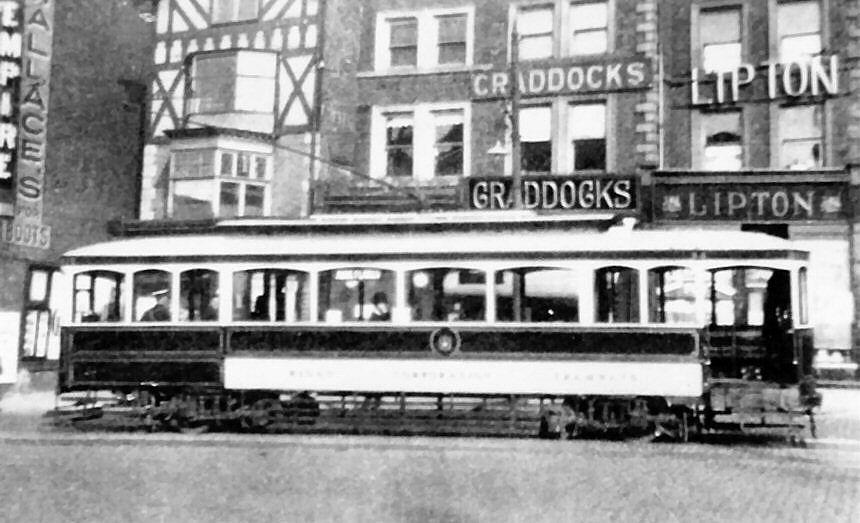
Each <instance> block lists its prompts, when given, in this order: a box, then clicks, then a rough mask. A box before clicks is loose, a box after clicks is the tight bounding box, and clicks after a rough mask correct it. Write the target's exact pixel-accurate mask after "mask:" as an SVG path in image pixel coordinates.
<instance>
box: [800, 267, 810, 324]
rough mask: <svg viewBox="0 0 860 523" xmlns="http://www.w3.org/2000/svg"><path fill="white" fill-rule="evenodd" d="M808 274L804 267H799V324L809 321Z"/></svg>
mask: <svg viewBox="0 0 860 523" xmlns="http://www.w3.org/2000/svg"><path fill="white" fill-rule="evenodd" d="M808 278H809V275H808V274H807V270H806V267H801V268H800V272H799V273H798V286H799V287H800V297H799V298H800V324H801V325H806V324H807V323H809V282H808Z"/></svg>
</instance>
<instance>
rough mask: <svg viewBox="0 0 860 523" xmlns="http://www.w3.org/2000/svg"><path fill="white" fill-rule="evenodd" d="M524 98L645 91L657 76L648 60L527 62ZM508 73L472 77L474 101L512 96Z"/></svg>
mask: <svg viewBox="0 0 860 523" xmlns="http://www.w3.org/2000/svg"><path fill="white" fill-rule="evenodd" d="M518 71H519V74H518V76H519V89H520V94H521V95H522V96H552V95H568V94H576V93H596V92H609V91H626V90H633V89H644V88H647V87H649V86H650V85H651V81H652V79H653V74H652V71H651V61H650V60H648V59H647V58H626V59H614V60H606V61H602V62H593V63H582V62H581V61H575V62H574V61H570V60H568V61H553V62H543V61H541V62H523V63H521V64H519V67H518ZM509 80H510V73H509V71H508V70H507V69H503V70H497V71H481V72H477V73H473V74H472V98H500V97H505V96H509V94H510V93H509V88H508V82H509Z"/></svg>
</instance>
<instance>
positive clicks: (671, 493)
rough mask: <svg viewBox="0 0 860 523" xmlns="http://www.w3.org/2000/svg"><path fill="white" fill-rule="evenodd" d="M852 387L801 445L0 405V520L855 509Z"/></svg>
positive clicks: (628, 515) (813, 515)
mask: <svg viewBox="0 0 860 523" xmlns="http://www.w3.org/2000/svg"><path fill="white" fill-rule="evenodd" d="M857 397H858V392H857V391H850V392H839V393H836V392H830V391H826V392H825V405H824V407H823V409H822V413H821V415H820V416H819V421H820V424H819V431H820V434H821V435H822V438H821V439H820V440H818V441H810V446H809V448H796V447H791V446H788V445H786V444H784V443H780V442H770V443H768V444H761V442H759V441H758V440H735V441H733V442H732V443H731V444H729V443H725V442H724V443H719V444H713V443H712V444H701V443H691V444H687V445H680V444H655V443H647V442H644V441H630V442H611V441H582V440H579V441H542V440H536V439H481V438H472V439H468V438H428V437H415V438H405V437H400V438H398V437H374V436H361V437H358V436H299V435H247V434H203V435H197V436H186V435H180V434H169V433H157V434H144V433H89V432H87V433H80V432H70V431H56V430H51V429H50V428H47V427H45V425H44V420H41V419H40V418H38V417H33V416H30V417H26V416H15V415H12V414H9V413H8V412H9V411H8V410H7V411H5V413H0V521H10V522H19V521H45V522H53V521H63V522H77V521H83V522H91V521H109V522H114V521H130V522H137V521H141V522H143V521H146V522H173V521H177V522H185V521H192V522H193V521H219V522H224V521H226V522H232V521H237V522H239V521H279V522H280V521H350V522H351V521H373V522H376V521H382V522H387V521H397V522H399V521H406V522H412V521H414V522H424V521H464V522H471V521H493V522H495V521H528V522H529V523H533V522H541V521H553V522H555V521H660V522H664V521H780V522H782V521H818V522H831V521H858V522H860V437H857V436H860V433H858V432H856V430H857V429H858V428H860V416H858V415H857V414H858V411H860V402H855V401H854V400H856V399H857ZM828 398H829V401H828ZM7 404H8V402H7Z"/></svg>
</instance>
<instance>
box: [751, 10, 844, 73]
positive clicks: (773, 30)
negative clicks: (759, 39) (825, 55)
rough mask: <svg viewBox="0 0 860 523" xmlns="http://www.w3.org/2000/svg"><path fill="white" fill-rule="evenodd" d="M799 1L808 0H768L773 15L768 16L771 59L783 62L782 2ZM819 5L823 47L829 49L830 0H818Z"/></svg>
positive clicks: (820, 32) (820, 33)
mask: <svg viewBox="0 0 860 523" xmlns="http://www.w3.org/2000/svg"><path fill="white" fill-rule="evenodd" d="M798 1H806V0H768V6H767V7H768V12H769V13H771V16H768V35H769V36H768V43H769V48H770V49H769V50H770V56H771V59H773V60H776V61H779V62H781V61H782V56H781V54H782V53H781V45H780V44H781V38H780V32H779V6H780V4H790V3H793V2H798ZM817 2H818V5H819V12H818V13H819V20H820V21H821V25H820V27H819V35H820V39H821V49H822V50H826V49H828V47H829V46H828V43H829V42H830V36H831V35H830V24H829V23H828V22H829V20H830V2H829V1H828V0H817Z"/></svg>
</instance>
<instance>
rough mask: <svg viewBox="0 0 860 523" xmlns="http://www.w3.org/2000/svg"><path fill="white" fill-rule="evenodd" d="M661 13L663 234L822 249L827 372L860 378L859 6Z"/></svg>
mask: <svg viewBox="0 0 860 523" xmlns="http://www.w3.org/2000/svg"><path fill="white" fill-rule="evenodd" d="M655 3H656V2H655ZM657 16H658V27H659V28H660V29H659V31H660V35H659V42H660V45H661V49H662V56H663V70H664V75H663V91H662V93H663V96H662V114H663V117H662V119H661V121H660V125H661V127H660V134H661V140H660V141H661V158H660V162H659V163H658V165H656V166H655V167H657V170H656V172H655V173H654V176H653V178H652V181H653V192H652V196H653V198H652V201H651V204H652V210H653V213H652V215H653V218H654V222H655V226H656V227H677V228H688V227H697V228H706V229H715V230H737V229H738V228H741V229H748V230H760V231H765V232H768V233H770V234H775V235H778V236H782V237H786V238H790V239H792V240H794V241H796V242H797V243H798V244H799V245H802V246H803V247H804V248H806V249H808V250H809V251H810V252H811V262H810V272H809V283H810V304H811V307H810V314H811V321H812V323H813V324H814V325H815V328H816V340H815V341H816V347H817V348H818V354H817V364H818V366H819V369H821V370H822V371H824V369H827V371H826V373H829V372H831V371H834V372H842V373H846V372H851V371H852V370H853V369H855V368H856V367H855V365H854V364H853V363H852V357H851V347H852V346H855V345H856V341H854V340H856V339H857V334H856V332H857V310H858V309H857V305H856V304H860V295H858V292H860V287H858V285H857V283H856V282H857V279H856V276H855V275H856V274H857V251H856V250H855V247H854V245H855V243H856V242H855V240H854V234H855V233H854V229H855V226H854V223H855V219H854V215H855V212H854V209H853V207H854V205H855V203H854V202H855V201H856V200H855V198H854V194H856V191H855V187H854V186H853V185H852V179H853V180H854V181H855V182H856V176H853V175H852V173H853V170H854V169H855V167H854V165H855V164H856V163H857V161H858V153H860V149H858V145H857V138H858V136H857V125H858V113H857V108H856V107H857V103H858V100H860V96H858V93H857V91H856V89H857V85H858V84H857V79H856V78H855V76H856V70H857V62H856V56H857V55H856V50H857V45H858V43H860V42H858V40H857V37H856V35H855V33H856V31H857V27H858V25H857V24H858V4H857V2H833V1H828V0H791V1H778V0H769V1H745V0H737V1H721V0H716V1H715V0H702V1H694V2H688V1H686V0H684V1H681V0H678V1H668V2H659V10H658V11H657ZM852 330H853V332H854V334H852ZM853 361H857V358H856V353H855V357H854V358H853Z"/></svg>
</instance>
